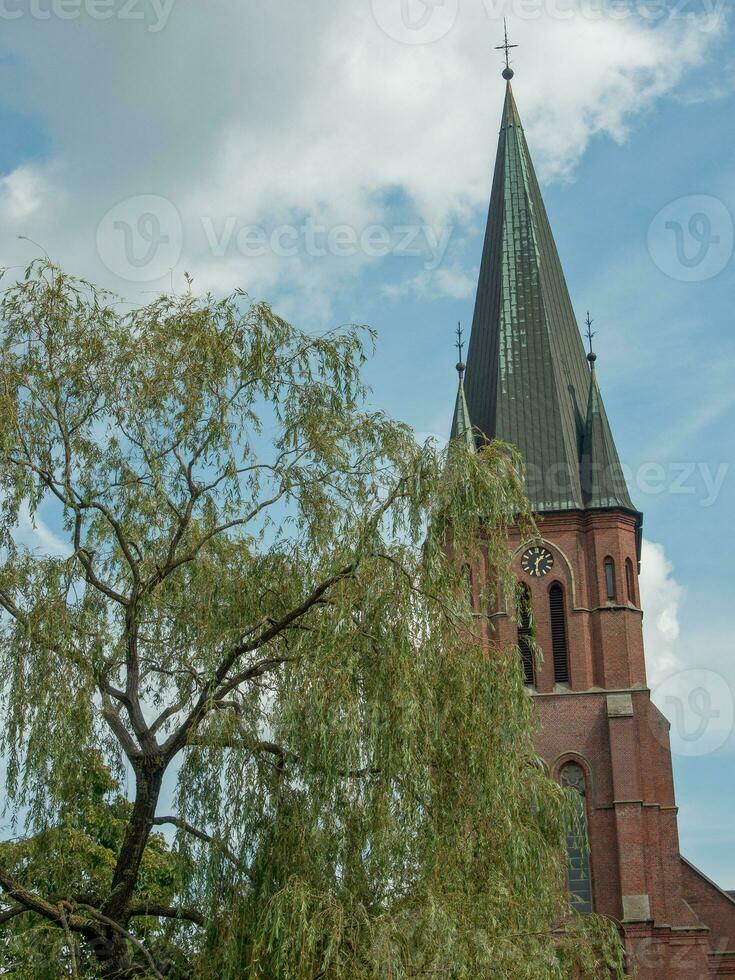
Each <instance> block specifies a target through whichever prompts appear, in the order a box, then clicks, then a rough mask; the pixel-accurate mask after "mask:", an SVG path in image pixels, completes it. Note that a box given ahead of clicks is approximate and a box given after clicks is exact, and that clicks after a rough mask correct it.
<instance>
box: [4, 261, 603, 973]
mask: <svg viewBox="0 0 735 980" xmlns="http://www.w3.org/2000/svg"><path fill="white" fill-rule="evenodd" d="M0 312H1V320H2V327H1V329H2V335H1V347H0V359H1V361H0V420H1V421H2V431H1V433H0V507H1V513H0V547H1V548H2V566H1V569H0V605H1V606H2V608H3V614H2V618H1V623H0V628H1V629H2V644H1V652H0V656H1V657H2V664H1V668H0V669H1V671H2V674H1V676H2V678H3V683H4V685H5V691H4V694H5V699H4V708H3V713H2V750H3V753H4V755H5V758H6V760H7V793H8V800H9V805H10V807H11V809H12V810H13V812H15V813H16V814H19V815H22V819H24V821H25V825H26V826H25V830H26V834H27V835H28V838H29V844H28V851H27V860H23V859H22V855H23V850H22V847H21V845H20V844H18V843H16V844H14V845H13V849H12V850H10V851H8V847H7V846H6V847H5V848H4V849H3V852H2V858H3V860H2V862H0V885H1V886H2V888H3V890H4V903H5V904H4V906H3V909H4V910H3V911H2V912H0V920H4V921H5V922H6V923H7V925H8V927H9V926H11V925H12V926H13V928H14V930H15V931H14V932H13V934H12V935H13V937H17V935H18V929H20V928H22V927H21V926H20V925H19V923H22V922H23V921H24V920H27V921H28V922H30V923H32V925H33V928H30V927H28V928H26V930H25V932H24V936H25V941H26V943H27V944H29V946H31V947H33V955H34V956H36V957H37V958H38V957H39V956H42V955H43V953H44V950H45V951H47V952H48V951H49V950H50V949H52V948H56V949H57V953H56V954H55V956H56V958H55V961H54V962H55V963H56V965H57V968H58V969H59V970H60V971H61V973H62V975H63V974H64V972H65V973H66V974H68V975H73V973H74V972H75V971H77V972H78V971H79V970H80V969H82V967H80V966H79V964H84V963H86V964H91V963H95V964H96V966H94V968H92V967H91V966H90V967H84V969H94V970H95V971H97V972H98V973H99V974H100V975H101V976H104V977H130V976H136V975H144V976H164V975H166V974H169V975H172V976H175V975H186V976H195V977H224V978H227V977H241V976H250V977H259V978H263V980H277V978H284V980H286V978H289V980H290V978H310V980H316V978H317V977H324V978H351V980H352V978H359V977H365V978H367V977H378V976H384V977H396V978H400V977H417V976H437V977H439V976H441V977H456V978H464V977H467V978H470V977H472V978H474V977H478V976H508V977H529V978H530V977H533V978H537V977H567V976H569V975H570V974H571V973H572V972H573V971H574V970H575V969H581V970H582V971H583V972H584V973H586V974H588V975H594V976H600V975H605V974H606V973H608V972H610V973H617V974H619V973H620V969H621V967H620V948H619V944H618V941H617V938H616V933H615V930H614V928H613V927H612V925H610V924H609V923H607V922H606V921H604V920H601V919H598V918H596V917H588V918H581V917H579V916H576V915H574V914H573V913H572V912H571V910H570V908H569V904H568V901H567V899H566V895H565V862H564V839H565V832H566V829H567V824H568V820H569V815H570V812H571V808H570V805H569V801H568V800H567V799H566V797H565V795H564V793H563V792H562V791H561V790H560V789H559V788H558V787H557V786H556V785H555V784H554V783H553V782H551V781H550V780H549V779H548V778H547V777H546V776H545V775H544V773H543V771H542V768H541V767H540V765H539V764H538V762H537V760H536V757H535V755H534V750H533V734H534V726H535V721H534V717H533V709H532V704H531V700H530V699H529V698H528V697H527V695H526V693H525V691H524V689H523V683H522V677H521V672H520V669H519V657H518V651H517V649H509V650H504V649H497V648H495V647H493V646H491V645H489V644H488V642H487V637H486V632H485V631H486V629H487V625H486V621H485V620H484V619H483V618H482V617H481V616H478V615H476V614H475V612H474V610H473V608H472V602H471V598H470V597H469V596H468V595H467V590H466V589H465V588H463V581H464V579H463V572H462V563H463V562H465V561H469V562H474V561H476V560H479V559H480V558H481V557H482V558H483V560H485V561H487V562H488V565H489V567H490V569H491V570H492V574H491V575H490V576H489V577H488V581H490V582H492V583H494V587H495V588H497V589H499V590H503V592H504V594H506V595H513V584H512V582H511V581H510V578H509V558H508V553H507V546H506V532H507V529H508V526H509V525H510V524H511V523H513V522H516V521H518V520H519V519H520V520H522V521H528V515H527V511H526V503H525V499H524V497H523V492H522V485H521V481H520V480H519V477H518V460H517V459H516V458H515V457H514V454H513V453H512V451H510V450H509V449H507V448H506V447H502V446H499V445H495V444H493V445H489V446H487V447H485V448H484V449H483V450H482V451H481V452H479V453H477V454H474V453H471V452H468V451H467V449H465V448H463V447H461V446H459V445H451V446H450V447H449V450H448V451H446V452H438V451H437V450H436V449H435V448H433V447H432V446H431V445H424V446H421V445H418V444H417V443H416V441H415V440H414V438H413V437H412V434H411V432H410V430H409V429H408V428H407V427H406V426H404V425H400V424H397V423H396V422H394V421H392V420H390V419H389V418H386V417H385V416H384V415H383V414H382V413H380V412H375V411H369V410H367V408H366V400H365V399H366V391H365V388H364V386H363V383H362V381H361V369H362V366H363V363H364V361H365V357H366V352H365V343H366V341H367V342H370V341H371V339H372V338H371V335H370V333H369V332H365V331H361V330H358V329H349V330H346V331H344V332H342V333H327V334H326V335H321V336H312V335H308V334H305V333H302V332H299V331H298V330H296V329H295V328H294V327H292V326H290V325H289V324H288V323H286V322H284V321H283V320H282V319H280V318H279V317H277V316H276V315H274V313H273V312H272V311H271V310H270V309H269V307H268V306H266V305H263V304H253V305H248V303H247V301H246V300H245V298H244V297H243V296H242V295H235V296H233V297H230V298H227V299H224V300H215V299H214V298H212V297H210V296H207V297H204V298H198V297H196V296H194V295H193V294H191V293H188V294H186V295H184V296H181V297H171V296H165V297H161V298H159V299H157V300H156V301H155V302H153V303H151V304H150V305H148V306H146V307H143V308H138V309H134V310H133V311H125V310H124V309H123V308H121V306H120V304H119V303H118V302H117V301H116V300H115V298H114V297H112V296H109V295H108V294H106V293H104V292H102V291H100V290H98V289H96V288H94V287H93V286H91V285H89V284H87V283H85V282H82V281H79V280H74V279H72V278H70V277H68V276H66V275H64V274H63V273H62V272H61V271H60V270H59V269H57V268H55V267H53V266H52V265H50V264H48V263H46V262H39V263H36V264H34V265H33V266H32V267H31V268H30V269H29V270H28V273H27V275H26V278H25V279H24V280H23V281H22V282H20V283H18V284H15V285H13V286H11V287H10V288H9V289H8V290H7V291H6V292H5V294H4V296H3V300H2V310H1V311H0ZM42 505H43V506H44V507H45V508H48V513H50V514H51V513H52V512H53V508H56V511H57V516H56V519H55V520H56V524H55V526H59V527H63V529H64V533H65V536H66V542H67V545H68V547H67V548H66V550H65V551H64V552H63V553H60V554H53V555H49V554H39V553H33V552H31V551H29V550H28V549H27V548H24V547H23V546H21V544H19V543H18V542H19V536H18V534H17V527H18V524H19V521H20V520H21V519H22V518H24V517H25V518H26V519H27V517H28V516H29V515H30V517H31V518H33V517H34V515H36V513H37V511H38V508H39V507H40V506H42ZM44 513H46V511H45V512H44ZM49 519H51V518H49ZM529 526H530V525H529ZM491 591H492V590H491V587H490V586H489V585H485V586H483V595H482V597H481V600H482V608H483V609H484V608H487V605H486V603H487V602H489V601H490V600H491V598H492V596H491V595H490V592H491ZM100 759H101V760H102V762H103V764H104V767H106V769H108V770H109V772H110V773H111V774H112V776H113V778H116V779H118V780H119V779H121V777H122V773H123V769H124V767H125V766H127V767H128V769H129V771H130V773H131V784H132V789H131V794H130V795H131V799H130V802H129V803H125V804H124V805H123V804H122V803H121V802H120V801H118V802H117V803H115V802H114V789H113V787H108V789H106V790H105V791H104V794H103V795H104V800H105V805H104V806H103V807H102V808H101V803H100V797H99V789H98V790H97V797H96V804H95V807H96V809H95V807H93V808H92V809H93V810H94V812H96V813H97V814H98V816H99V814H100V813H106V814H107V816H106V817H105V819H108V818H110V819H111V818H112V813H111V811H109V810H106V809H105V808H106V807H112V811H113V812H114V821H113V822H114V826H115V833H110V834H108V835H107V836H106V838H105V841H104V844H103V845H100V843H99V840H100V834H101V829H100V828H99V827H98V828H97V829H96V830H95V829H94V827H93V826H92V824H94V820H92V819H91V817H90V797H91V796H92V797H94V793H95V790H94V788H93V787H94V784H95V780H99V778H100V775H99V774H100ZM164 777H166V779H167V783H166V785H167V786H168V787H169V789H168V790H167V791H166V793H165V794H164V800H165V801H166V802H165V803H164V802H163V801H162V787H163V786H164ZM171 787H174V788H173V789H171ZM111 794H112V796H111ZM166 824H168V825H169V826H170V828H171V830H172V831H175V841H174V845H173V848H172V850H171V851H170V852H168V851H166V850H165V848H163V846H162V842H161V838H160V829H161V828H162V827H163V826H164V825H166ZM80 834H81V835H82V837H83V839H84V840H85V841H87V842H88V843H87V844H85V845H84V846H83V847H82V846H81V845H78V844H75V843H74V842H75V840H76V837H77V836H78V835H80ZM44 835H45V838H44ZM49 835H50V836H49ZM44 839H46V840H49V841H51V840H53V841H54V843H53V846H50V847H45V846H42V845H41V841H42V840H44ZM64 842H66V843H67V844H68V845H69V848H70V851H74V849H75V848H76V857H75V858H74V860H73V861H71V862H70V866H69V867H63V862H59V860H58V859H57V857H55V855H58V853H60V852H61V850H62V849H63V847H64V846H65V843H64ZM19 847H20V848H21V849H20V850H19V849H18V848H19ZM100 847H101V848H102V851H103V854H102V855H99V854H98V849H99V848H100ZM97 860H99V863H100V867H99V868H97V870H96V871H95V872H94V873H93V872H92V871H91V870H90V868H91V867H92V866H93V865H95V862H96V861H97ZM157 862H158V863H157ZM153 867H157V868H158V871H157V872H156V873H155V874H153V873H152V871H151V869H152V868H153ZM60 869H61V870H60ZM162 869H163V871H165V874H164V877H165V879H166V881H165V885H164V884H162V882H161V880H160V877H161V873H162ZM92 886H93V887H92ZM41 923H42V924H43V928H41V927H40V924H41ZM151 923H153V925H151ZM50 933H51V934H52V935H55V936H56V937H57V938H56V940H55V944H54V943H53V942H52V941H51V940H50V938H49V934H50ZM162 936H167V937H169V939H170V941H171V943H172V948H175V950H176V951H177V953H178V957H177V956H170V955H167V954H166V953H165V950H164V951H163V952H161V946H160V944H161V942H162V939H161V937H162ZM62 948H63V949H65V950H66V953H65V954H62V953H60V952H58V950H61V949H62ZM75 950H78V951H79V952H78V954H77V953H75ZM90 975H94V974H93V973H92V974H90Z"/></svg>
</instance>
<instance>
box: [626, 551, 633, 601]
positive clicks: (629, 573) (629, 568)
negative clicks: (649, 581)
mask: <svg viewBox="0 0 735 980" xmlns="http://www.w3.org/2000/svg"><path fill="white" fill-rule="evenodd" d="M625 585H626V588H627V590H628V602H633V603H634V602H635V577H634V575H633V562H632V561H631V560H630V558H626V559H625Z"/></svg>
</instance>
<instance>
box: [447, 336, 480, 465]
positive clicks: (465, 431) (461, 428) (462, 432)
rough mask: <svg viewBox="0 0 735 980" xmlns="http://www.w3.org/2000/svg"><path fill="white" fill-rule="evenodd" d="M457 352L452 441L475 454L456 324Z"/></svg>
mask: <svg viewBox="0 0 735 980" xmlns="http://www.w3.org/2000/svg"><path fill="white" fill-rule="evenodd" d="M456 347H457V350H458V351H459V360H458V361H457V373H458V375H459V384H458V386H457V401H456V402H455V405H454V418H453V419H452V435H451V438H452V439H461V440H463V441H464V442H465V444H466V445H467V448H468V449H469V450H470V451H471V452H473V453H474V452H475V449H476V446H475V436H474V433H473V431H472V421H471V419H470V413H469V409H468V408H467V399H466V397H465V393H464V372H465V363H464V361H463V360H462V327H461V326H460V324H457V344H456Z"/></svg>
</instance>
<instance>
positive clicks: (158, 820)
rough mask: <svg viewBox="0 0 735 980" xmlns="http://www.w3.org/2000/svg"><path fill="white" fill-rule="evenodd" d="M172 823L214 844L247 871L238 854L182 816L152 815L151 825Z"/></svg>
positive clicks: (230, 859) (198, 838)
mask: <svg viewBox="0 0 735 980" xmlns="http://www.w3.org/2000/svg"><path fill="white" fill-rule="evenodd" d="M169 823H170V824H172V825H173V826H174V827H178V828H179V830H183V831H184V832H185V833H187V834H191V836H192V837H196V838H197V840H201V841H204V842H205V844H214V846H215V847H217V848H219V850H221V851H222V853H223V854H224V855H225V857H226V858H227V859H228V860H229V861H231V862H232V863H233V864H234V865H236V867H238V868H241V869H242V870H244V871H246V872H247V868H244V866H243V863H242V861H241V860H240V859H239V858H238V856H237V855H236V854H235V853H234V852H233V851H231V850H230V849H229V847H227V845H226V844H224V843H223V842H222V841H220V840H217V839H216V838H215V837H212V835H211V834H207V833H205V831H203V830H199V828H198V827H193V826H192V825H191V824H190V823H187V821H186V820H184V819H183V818H182V817H176V816H166V817H154V818H153V825H154V826H156V827H161V826H163V825H164V824H169Z"/></svg>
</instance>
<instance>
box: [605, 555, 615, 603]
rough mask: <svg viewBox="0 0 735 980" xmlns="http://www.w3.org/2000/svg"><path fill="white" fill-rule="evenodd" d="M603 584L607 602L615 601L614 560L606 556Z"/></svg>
mask: <svg viewBox="0 0 735 980" xmlns="http://www.w3.org/2000/svg"><path fill="white" fill-rule="evenodd" d="M605 586H606V588H607V598H608V602H614V601H615V562H614V561H613V560H612V558H610V556H609V555H608V557H607V558H606V559H605Z"/></svg>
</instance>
